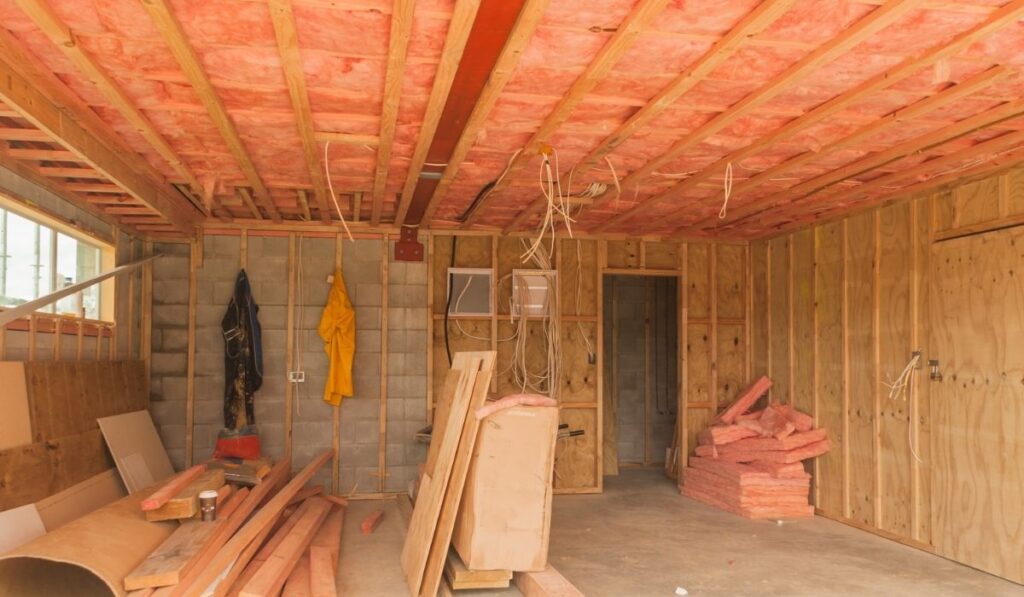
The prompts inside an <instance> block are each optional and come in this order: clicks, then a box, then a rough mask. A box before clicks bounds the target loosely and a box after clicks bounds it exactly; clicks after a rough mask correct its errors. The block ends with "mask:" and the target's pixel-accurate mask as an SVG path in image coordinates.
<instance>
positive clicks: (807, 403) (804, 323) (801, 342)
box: [789, 228, 817, 503]
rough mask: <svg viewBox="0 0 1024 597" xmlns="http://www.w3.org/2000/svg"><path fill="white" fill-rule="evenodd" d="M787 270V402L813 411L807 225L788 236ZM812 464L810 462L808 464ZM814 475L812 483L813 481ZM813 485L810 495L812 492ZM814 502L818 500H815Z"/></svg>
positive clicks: (811, 295) (812, 312) (811, 252)
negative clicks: (789, 384)
mask: <svg viewBox="0 0 1024 597" xmlns="http://www.w3.org/2000/svg"><path fill="white" fill-rule="evenodd" d="M789 246H790V251H791V253H790V274H791V276H792V287H791V289H790V297H791V300H792V306H793V308H792V313H791V314H790V322H791V326H792V341H791V344H790V346H791V349H792V364H793V370H792V377H791V380H790V381H791V382H792V386H793V394H792V400H791V402H790V404H792V405H793V407H794V408H796V409H797V410H799V411H801V412H804V413H808V414H811V415H812V416H813V415H814V413H815V412H816V408H817V407H816V405H815V395H816V394H815V387H816V379H815V358H816V357H815V355H816V354H817V351H816V350H815V349H814V348H813V347H814V345H815V344H814V342H815V336H814V326H815V300H816V297H815V294H814V268H815V256H814V229H812V228H807V229H805V230H801V231H799V232H796V233H794V234H793V235H792V236H791V238H790V245H789ZM810 466H811V467H812V468H813V466H815V465H814V464H813V463H811V464H810ZM815 477H816V475H814V476H813V477H812V480H811V483H812V484H814V483H816V479H815ZM814 491H815V490H814V489H813V486H812V489H811V495H812V496H813V495H814ZM814 503H817V502H816V501H815V502H814Z"/></svg>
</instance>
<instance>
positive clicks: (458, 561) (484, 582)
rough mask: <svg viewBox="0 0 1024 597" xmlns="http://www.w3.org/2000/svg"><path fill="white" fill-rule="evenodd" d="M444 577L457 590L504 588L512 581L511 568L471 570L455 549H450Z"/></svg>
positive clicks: (445, 562)
mask: <svg viewBox="0 0 1024 597" xmlns="http://www.w3.org/2000/svg"><path fill="white" fill-rule="evenodd" d="M444 578H445V580H447V581H448V585H449V586H450V587H451V588H452V589H454V590H456V591H461V590H464V589H503V588H506V587H508V585H509V583H510V582H511V581H512V571H511V570H470V569H469V568H466V565H465V564H464V563H463V562H462V558H460V557H459V554H458V553H457V552H456V551H455V550H454V549H449V550H448V557H447V559H445V561H444Z"/></svg>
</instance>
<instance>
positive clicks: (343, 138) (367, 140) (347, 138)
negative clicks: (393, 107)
mask: <svg viewBox="0 0 1024 597" xmlns="http://www.w3.org/2000/svg"><path fill="white" fill-rule="evenodd" d="M313 138H314V139H315V140H316V141H319V142H320V143H326V142H328V141H330V142H331V143H340V144H342V145H364V146H366V147H377V146H379V145H380V137H378V136H377V135H360V134H357V133H335V132H331V131H317V132H315V133H313Z"/></svg>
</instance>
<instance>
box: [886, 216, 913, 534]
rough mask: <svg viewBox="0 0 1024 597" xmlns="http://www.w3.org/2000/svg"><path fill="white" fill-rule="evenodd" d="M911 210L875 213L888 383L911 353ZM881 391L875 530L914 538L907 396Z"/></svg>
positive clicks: (905, 362)
mask: <svg viewBox="0 0 1024 597" xmlns="http://www.w3.org/2000/svg"><path fill="white" fill-rule="evenodd" d="M910 211H911V205H910V204H909V203H897V204H895V205H892V206H889V207H886V208H884V209H881V210H879V212H878V236H879V258H878V272H879V273H878V305H879V309H878V321H879V323H878V350H879V358H878V363H879V368H880V369H879V377H880V379H881V380H885V381H886V382H888V383H892V382H893V380H895V379H896V377H897V376H898V375H899V374H900V372H901V371H902V370H903V368H904V367H905V366H906V364H907V362H908V361H909V360H910V358H911V357H910V353H911V352H912V351H913V350H914V347H913V346H912V345H911V333H912V329H911V328H912V325H913V322H912V320H911V312H910V291H911V282H912V275H913V253H912V251H913V248H912V246H911V241H912V237H913V231H912V230H911V217H910V216H911V214H910ZM887 390H888V388H887V387H882V388H880V392H881V394H882V397H881V399H880V404H879V407H880V408H879V419H878V429H879V451H878V468H879V474H878V480H879V492H878V493H879V498H880V499H881V504H880V505H879V509H880V512H881V519H880V520H879V521H878V526H879V528H881V529H883V530H885V531H889V532H891V533H895V534H897V535H899V536H901V537H910V536H912V533H913V529H912V528H911V510H912V505H913V499H914V491H913V488H912V482H911V477H912V467H911V454H910V445H909V443H908V428H907V426H908V425H909V420H908V414H907V413H908V408H907V407H908V402H907V400H906V394H901V395H900V396H899V397H897V398H896V399H890V398H889V397H888V392H887Z"/></svg>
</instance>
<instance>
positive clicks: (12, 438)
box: [0, 361, 32, 450]
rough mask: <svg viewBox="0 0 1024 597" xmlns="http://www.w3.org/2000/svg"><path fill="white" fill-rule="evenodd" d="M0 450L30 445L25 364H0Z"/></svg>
mask: <svg viewBox="0 0 1024 597" xmlns="http://www.w3.org/2000/svg"><path fill="white" fill-rule="evenodd" d="M0 387H2V388H3V389H4V391H3V392H0V412H3V413H4V415H3V416H2V417H0V450H6V449H8V448H16V447H18V446H23V445H25V444H30V443H32V420H31V418H30V416H29V403H28V390H27V388H26V386H25V364H24V363H22V362H18V361H3V362H0Z"/></svg>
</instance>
